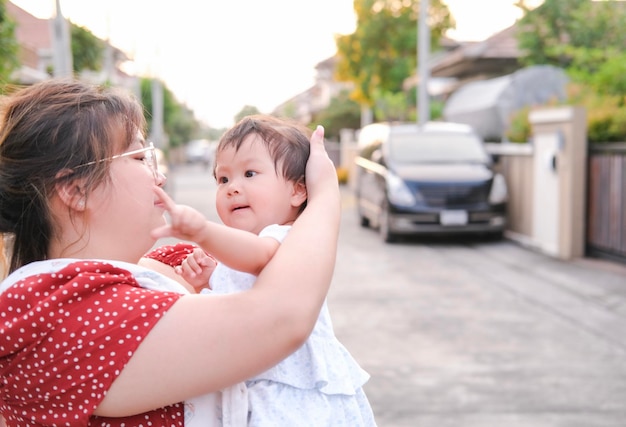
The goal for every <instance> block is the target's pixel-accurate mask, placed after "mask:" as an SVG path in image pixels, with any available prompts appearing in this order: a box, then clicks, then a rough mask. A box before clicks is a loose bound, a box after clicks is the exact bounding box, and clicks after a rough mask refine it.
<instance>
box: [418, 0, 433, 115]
mask: <svg viewBox="0 0 626 427" xmlns="http://www.w3.org/2000/svg"><path fill="white" fill-rule="evenodd" d="M428 3H429V2H428V0H420V14H419V19H418V21H417V23H418V31H417V58H418V60H417V68H418V76H419V79H418V84H417V86H416V89H417V119H418V123H419V124H420V125H423V124H424V123H426V122H427V121H429V120H430V105H429V99H428V79H429V70H428V57H429V51H430V28H429V26H428Z"/></svg>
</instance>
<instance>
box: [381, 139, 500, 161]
mask: <svg viewBox="0 0 626 427" xmlns="http://www.w3.org/2000/svg"><path fill="white" fill-rule="evenodd" d="M389 144H390V146H389V155H390V157H391V158H392V159H394V161H396V162H397V163H459V162H463V163H465V162H470V163H489V161H490V157H489V155H488V154H487V152H486V151H485V148H484V146H483V143H482V141H481V140H480V139H479V138H477V137H475V136H472V135H466V134H444V133H429V134H404V135H394V136H393V138H391V139H390V140H389Z"/></svg>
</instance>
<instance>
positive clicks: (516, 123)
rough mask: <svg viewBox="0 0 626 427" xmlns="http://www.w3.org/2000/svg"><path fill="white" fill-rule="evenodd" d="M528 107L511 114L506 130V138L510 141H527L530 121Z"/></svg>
mask: <svg viewBox="0 0 626 427" xmlns="http://www.w3.org/2000/svg"><path fill="white" fill-rule="evenodd" d="M529 112H530V107H524V108H521V109H520V110H518V111H517V112H515V113H514V114H513V116H512V117H511V120H510V121H509V127H508V129H507V130H506V132H505V134H506V139H507V140H508V141H510V142H528V140H529V139H530V132H531V128H530V121H528V113H529Z"/></svg>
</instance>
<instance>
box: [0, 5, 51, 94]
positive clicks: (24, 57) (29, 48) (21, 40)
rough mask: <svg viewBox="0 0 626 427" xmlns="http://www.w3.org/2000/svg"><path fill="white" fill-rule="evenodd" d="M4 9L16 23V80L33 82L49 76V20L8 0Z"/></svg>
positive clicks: (26, 82)
mask: <svg viewBox="0 0 626 427" xmlns="http://www.w3.org/2000/svg"><path fill="white" fill-rule="evenodd" d="M6 11H7V14H8V15H9V16H10V17H11V19H13V20H14V21H15V23H16V25H15V38H16V40H17V42H18V44H19V46H20V47H19V51H18V60H19V62H20V68H19V69H18V70H17V72H16V76H15V79H16V81H17V82H18V83H20V84H33V83H36V82H38V81H42V80H45V79H47V78H49V77H50V74H49V71H50V69H51V68H52V64H53V57H52V33H51V32H52V28H51V23H50V20H49V19H39V18H36V17H35V16H33V15H31V14H30V13H28V12H26V11H25V10H23V9H22V8H20V7H18V6H16V5H14V4H13V3H11V2H10V1H8V2H6Z"/></svg>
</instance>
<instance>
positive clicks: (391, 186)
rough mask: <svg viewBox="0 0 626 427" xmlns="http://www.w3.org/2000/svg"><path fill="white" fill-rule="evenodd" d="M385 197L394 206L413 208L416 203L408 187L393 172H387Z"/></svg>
mask: <svg viewBox="0 0 626 427" xmlns="http://www.w3.org/2000/svg"><path fill="white" fill-rule="evenodd" d="M387 197H388V198H389V202H391V203H392V204H394V205H396V206H414V205H415V204H416V203H417V200H416V198H415V196H414V195H413V193H412V192H411V190H410V189H409V187H407V186H406V184H405V183H404V181H402V179H401V178H400V177H399V176H398V175H396V174H394V173H393V172H387Z"/></svg>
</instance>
